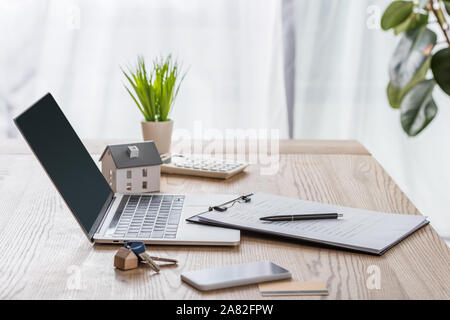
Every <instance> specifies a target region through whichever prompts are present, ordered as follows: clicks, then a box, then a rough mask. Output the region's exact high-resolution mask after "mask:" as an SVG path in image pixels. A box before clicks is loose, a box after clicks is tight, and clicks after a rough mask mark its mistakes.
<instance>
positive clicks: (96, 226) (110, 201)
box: [88, 192, 116, 242]
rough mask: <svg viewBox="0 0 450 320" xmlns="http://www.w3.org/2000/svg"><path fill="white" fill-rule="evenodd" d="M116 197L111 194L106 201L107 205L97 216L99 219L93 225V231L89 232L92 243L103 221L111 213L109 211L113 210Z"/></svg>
mask: <svg viewBox="0 0 450 320" xmlns="http://www.w3.org/2000/svg"><path fill="white" fill-rule="evenodd" d="M115 198H116V197H115V196H114V193H112V192H111V194H110V195H109V196H108V199H107V200H106V201H105V204H104V205H103V207H102V210H100V213H99V215H98V216H97V219H95V222H94V224H93V225H92V228H91V230H90V231H89V234H88V236H89V239H90V240H91V242H93V241H94V235H95V234H96V233H97V231H98V230H99V229H100V228H101V226H102V224H103V221H104V220H105V218H106V215H107V213H108V212H109V209H110V208H111V205H112V204H113V203H114V199H115Z"/></svg>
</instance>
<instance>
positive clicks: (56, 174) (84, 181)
mask: <svg viewBox="0 0 450 320" xmlns="http://www.w3.org/2000/svg"><path fill="white" fill-rule="evenodd" d="M15 123H16V125H17V127H18V128H19V130H20V131H21V133H22V135H23V136H24V138H25V139H26V140H27V142H28V144H29V146H30V147H31V149H32V150H33V152H34V154H35V155H36V157H37V158H38V159H39V161H40V162H41V164H42V166H43V167H44V169H45V171H46V172H47V174H48V175H49V177H50V178H51V179H52V181H53V183H54V184H55V186H56V188H57V189H58V191H59V193H60V194H61V196H62V197H63V198H64V200H65V201H66V203H67V205H68V206H69V208H70V209H71V211H72V213H73V214H74V215H75V217H76V219H77V220H78V222H79V224H80V225H81V226H82V227H83V229H84V231H85V232H86V234H89V233H90V231H91V229H92V228H93V226H94V224H95V222H96V219H97V217H98V216H99V214H100V212H101V211H102V208H103V207H104V205H105V203H106V201H107V200H108V199H109V198H110V197H111V196H112V190H111V188H110V187H109V185H108V183H107V182H106V180H105V179H104V178H103V175H102V174H101V172H100V170H99V169H98V167H97V165H96V164H95V162H94V161H93V159H92V158H91V156H90V155H89V153H88V152H87V150H86V148H85V147H84V146H83V143H82V142H81V140H80V138H79V137H78V136H77V134H76V132H75V131H74V129H73V128H72V126H71V125H70V123H69V121H68V120H67V118H66V117H65V116H64V114H63V112H62V111H61V109H60V108H59V106H58V104H57V103H56V101H55V100H54V99H53V97H52V96H51V95H50V94H47V95H46V96H44V97H43V98H42V99H40V100H39V101H38V102H36V103H35V104H34V105H33V106H31V107H30V108H29V109H27V110H26V111H25V112H23V113H22V114H21V115H19V116H18V117H17V118H16V119H15ZM30 214H32V212H31V213H30Z"/></svg>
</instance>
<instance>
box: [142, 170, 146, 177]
mask: <svg viewBox="0 0 450 320" xmlns="http://www.w3.org/2000/svg"><path fill="white" fill-rule="evenodd" d="M142 176H143V177H146V176H147V168H144V169H142Z"/></svg>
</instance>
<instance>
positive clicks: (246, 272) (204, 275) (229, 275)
mask: <svg viewBox="0 0 450 320" xmlns="http://www.w3.org/2000/svg"><path fill="white" fill-rule="evenodd" d="M290 277H291V273H290V272H289V271H288V270H286V269H284V268H283V267H280V266H278V265H276V264H274V263H272V262H270V261H261V262H252V263H246V264H238V265H231V266H226V267H219V268H214V269H203V270H196V271H189V272H186V273H183V274H182V275H181V280H183V281H185V282H186V283H188V284H190V285H192V286H193V287H195V288H197V289H199V290H214V289H221V288H229V287H236V286H242V285H246V284H253V283H260V282H266V281H273V280H281V279H287V278H290Z"/></svg>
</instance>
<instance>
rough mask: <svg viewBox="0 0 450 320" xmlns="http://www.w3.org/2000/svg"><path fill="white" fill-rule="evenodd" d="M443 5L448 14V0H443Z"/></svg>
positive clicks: (449, 8) (449, 5) (449, 10)
mask: <svg viewBox="0 0 450 320" xmlns="http://www.w3.org/2000/svg"><path fill="white" fill-rule="evenodd" d="M444 5H445V10H446V11H447V13H448V14H450V1H449V0H444Z"/></svg>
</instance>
